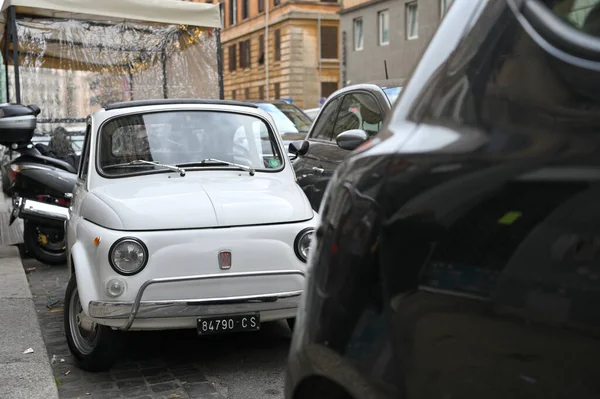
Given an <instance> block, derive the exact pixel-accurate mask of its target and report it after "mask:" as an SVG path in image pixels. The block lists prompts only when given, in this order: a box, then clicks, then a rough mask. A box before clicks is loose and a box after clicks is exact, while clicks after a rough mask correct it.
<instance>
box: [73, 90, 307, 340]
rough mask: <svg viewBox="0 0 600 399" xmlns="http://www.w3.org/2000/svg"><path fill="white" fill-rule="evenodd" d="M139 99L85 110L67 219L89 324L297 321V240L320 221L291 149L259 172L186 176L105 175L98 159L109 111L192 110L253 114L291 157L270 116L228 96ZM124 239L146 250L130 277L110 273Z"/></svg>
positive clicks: (300, 280) (150, 326)
mask: <svg viewBox="0 0 600 399" xmlns="http://www.w3.org/2000/svg"><path fill="white" fill-rule="evenodd" d="M141 103H142V104H141V105H136V106H131V107H124V108H117V109H108V110H107V109H102V110H99V111H97V112H95V113H93V114H92V115H90V117H89V118H88V129H89V133H88V134H89V137H88V138H86V139H89V140H90V144H91V145H90V159H89V164H88V165H87V166H88V167H87V168H85V165H83V166H82V168H83V169H84V170H83V171H81V172H80V176H82V173H83V175H85V173H86V172H87V178H86V179H85V180H83V179H80V180H79V182H78V184H77V185H76V188H75V190H74V193H73V194H74V195H73V199H72V204H71V208H70V210H69V219H68V221H67V222H66V226H65V227H66V232H67V253H68V259H69V261H70V264H71V272H72V273H75V276H76V281H77V290H78V295H79V299H80V303H81V307H82V310H83V313H84V314H85V316H87V317H88V318H89V320H87V322H88V323H89V322H93V323H97V324H99V325H103V326H109V327H112V328H114V329H119V330H157V329H180V328H197V324H198V319H199V318H200V317H205V316H211V315H218V316H227V315H236V314H251V313H254V312H258V313H259V314H260V322H266V321H273V320H280V319H290V318H294V317H295V316H296V310H297V306H298V300H299V296H300V294H301V293H302V290H303V287H304V279H305V278H304V275H305V272H306V263H305V262H303V261H302V260H301V259H299V256H297V255H296V252H295V248H294V246H295V240H296V237H297V236H298V234H299V232H301V231H303V230H305V229H313V228H314V226H316V223H317V217H316V214H315V213H314V211H313V210H312V209H311V206H310V204H309V202H308V199H307V198H306V196H305V194H304V193H303V191H302V190H301V189H300V187H299V186H298V185H297V184H296V181H295V175H294V170H293V167H292V165H291V164H290V161H289V160H288V159H286V158H287V157H283V168H282V169H281V170H279V171H278V172H275V173H267V172H260V171H258V170H257V171H256V174H255V175H254V176H251V175H250V174H249V173H248V172H246V171H242V170H239V169H233V168H232V169H231V170H225V169H223V168H221V169H219V168H203V169H195V170H186V175H185V176H180V175H179V173H177V172H165V173H157V174H146V175H142V176H126V177H118V178H114V177H110V178H107V177H103V176H102V175H101V174H100V173H99V172H98V170H97V167H96V157H97V155H98V148H97V143H98V142H99V140H98V135H99V130H100V129H101V126H102V125H103V124H104V123H105V122H106V121H108V120H110V119H112V118H114V117H118V116H123V115H126V114H137V113H149V112H159V111H190V110H191V111H221V112H231V113H237V114H244V115H251V116H255V117H258V118H260V119H262V120H263V121H264V123H265V124H266V125H267V126H268V128H269V129H270V130H271V131H272V132H274V133H275V134H274V136H275V138H276V140H277V145H278V148H279V151H280V152H281V154H286V152H287V151H286V150H285V149H284V147H283V143H282V141H281V137H280V135H279V134H277V129H276V127H275V124H274V122H273V120H272V118H271V117H270V116H269V115H268V114H267V113H266V112H264V111H262V110H260V109H259V108H256V107H254V106H251V105H248V104H245V105H242V104H239V105H237V104H235V103H231V102H219V101H214V102H213V101H206V102H205V103H200V102H199V103H186V102H183V103H181V102H179V103H177V102H173V103H169V102H168V101H167V102H162V103H161V102H154V103H153V102H147V103H144V102H141ZM84 151H85V150H84ZM123 237H135V238H136V239H137V240H140V241H141V242H143V243H144V245H145V246H146V248H147V253H148V259H147V264H146V266H145V267H144V268H143V269H142V270H141V271H140V272H139V273H137V274H134V275H122V274H120V273H117V271H116V270H115V269H114V268H113V267H112V266H111V263H110V262H109V257H110V256H111V255H110V254H109V252H110V250H111V247H112V246H113V244H114V243H115V242H116V241H117V240H119V239H121V238H123ZM98 241H99V242H98ZM220 251H230V252H231V266H230V268H229V269H226V270H222V269H221V268H220V266H219V253H220ZM113 279H118V280H120V281H122V282H123V283H124V285H125V290H124V292H123V293H122V294H121V295H120V296H118V297H117V298H114V297H111V296H110V295H109V294H108V293H107V284H108V282H109V281H110V280H113ZM136 298H137V299H138V301H139V309H136V307H137V303H136ZM215 302H218V303H215ZM134 309H136V310H135V312H133V313H132V310H134Z"/></svg>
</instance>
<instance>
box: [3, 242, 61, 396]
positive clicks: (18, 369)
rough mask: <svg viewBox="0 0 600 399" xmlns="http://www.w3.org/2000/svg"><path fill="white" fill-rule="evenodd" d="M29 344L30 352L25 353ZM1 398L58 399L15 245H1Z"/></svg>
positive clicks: (27, 284)
mask: <svg viewBox="0 0 600 399" xmlns="http://www.w3.org/2000/svg"><path fill="white" fill-rule="evenodd" d="M29 348H32V349H33V353H29V354H24V353H23V352H24V351H26V350H27V349H29ZM0 398H7V399H8V398H10V399H21V398H22V399H58V390H57V387H56V383H55V381H54V376H53V373H52V367H51V366H50V361H49V360H48V354H47V352H46V346H45V345H44V340H43V339H42V332H41V329H40V325H39V322H38V317H37V313H36V310H35V306H34V303H33V299H32V295H31V291H30V289H29V283H28V281H27V277H26V276H25V270H23V264H22V263H21V258H20V256H19V251H18V249H17V247H15V246H4V247H0Z"/></svg>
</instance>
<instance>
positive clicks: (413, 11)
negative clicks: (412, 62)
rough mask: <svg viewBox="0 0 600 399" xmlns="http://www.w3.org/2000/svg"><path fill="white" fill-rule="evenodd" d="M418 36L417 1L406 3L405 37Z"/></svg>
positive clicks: (409, 38) (413, 37)
mask: <svg viewBox="0 0 600 399" xmlns="http://www.w3.org/2000/svg"><path fill="white" fill-rule="evenodd" d="M417 37H419V10H418V8H417V3H416V2H414V3H409V4H407V5H406V38H407V39H408V40H413V39H416V38H417Z"/></svg>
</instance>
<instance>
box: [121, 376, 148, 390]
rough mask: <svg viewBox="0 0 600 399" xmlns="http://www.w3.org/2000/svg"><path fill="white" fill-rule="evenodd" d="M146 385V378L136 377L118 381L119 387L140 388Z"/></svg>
mask: <svg viewBox="0 0 600 399" xmlns="http://www.w3.org/2000/svg"><path fill="white" fill-rule="evenodd" d="M145 386H146V380H144V379H143V378H136V379H133V380H122V381H118V382H117V387H118V388H119V389H129V388H139V387H145Z"/></svg>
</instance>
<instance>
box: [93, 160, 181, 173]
mask: <svg viewBox="0 0 600 399" xmlns="http://www.w3.org/2000/svg"><path fill="white" fill-rule="evenodd" d="M136 165H137V166H139V165H152V166H160V167H162V168H165V169H170V170H172V171H173V172H179V175H180V176H181V177H183V176H185V169H183V168H180V167H179V166H174V165H165V164H162V163H158V162H154V161H145V160H143V159H136V160H135V161H131V162H126V163H118V164H115V165H106V166H103V167H102V168H103V169H109V168H118V167H125V166H136Z"/></svg>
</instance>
